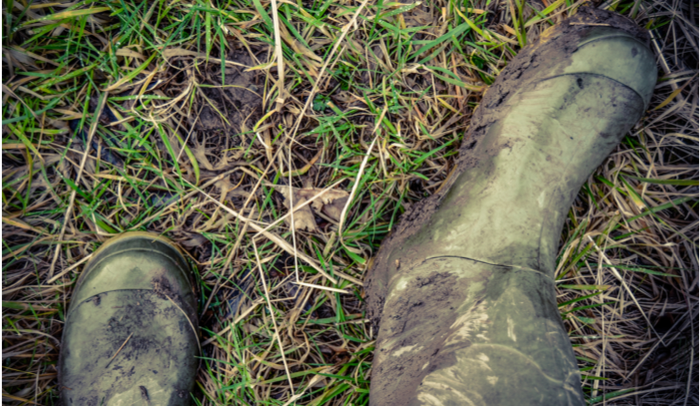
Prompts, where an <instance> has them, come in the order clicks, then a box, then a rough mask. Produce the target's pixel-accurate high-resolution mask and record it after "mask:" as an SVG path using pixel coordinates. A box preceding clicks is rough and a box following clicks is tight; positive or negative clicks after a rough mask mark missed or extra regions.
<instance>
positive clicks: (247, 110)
mask: <svg viewBox="0 0 700 406" xmlns="http://www.w3.org/2000/svg"><path fill="white" fill-rule="evenodd" d="M226 59H227V60H228V61H234V62H236V63H238V64H241V65H245V66H248V67H250V66H254V65H255V63H254V61H253V59H252V58H251V57H250V55H249V54H248V52H247V51H245V50H236V51H233V52H231V53H230V54H229V55H228V56H227V58H226ZM202 74H203V76H204V78H203V81H202V84H203V85H207V86H212V87H202V88H200V90H201V91H202V92H203V94H204V95H205V96H206V100H205V98H204V97H200V98H199V100H198V103H195V105H194V106H193V110H192V115H191V117H190V121H191V123H190V124H193V123H194V124H195V130H196V131H202V132H206V133H208V134H209V135H210V136H214V135H216V134H221V135H223V134H226V135H229V136H231V135H238V134H241V133H245V132H248V131H250V130H252V128H253V126H254V125H255V123H256V122H257V121H258V120H259V119H260V117H261V112H262V93H263V92H262V90H263V83H262V81H263V79H264V77H263V76H262V75H260V74H258V73H257V72H255V71H253V72H246V68H245V67H243V66H226V68H225V69H224V86H223V87H222V86H221V64H219V63H214V62H210V63H208V64H207V65H205V68H204V69H203V70H202ZM200 111H201V112H200Z"/></svg>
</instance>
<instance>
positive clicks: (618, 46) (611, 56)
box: [563, 27, 656, 106]
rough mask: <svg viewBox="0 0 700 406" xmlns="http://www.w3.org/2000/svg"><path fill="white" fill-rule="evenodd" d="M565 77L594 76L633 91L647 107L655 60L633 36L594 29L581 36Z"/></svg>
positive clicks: (652, 86) (653, 79)
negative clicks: (577, 75) (614, 82)
mask: <svg viewBox="0 0 700 406" xmlns="http://www.w3.org/2000/svg"><path fill="white" fill-rule="evenodd" d="M563 73H564V74H580V73H584V74H595V75H600V76H605V77H607V78H609V79H613V80H615V81H617V82H620V83H622V84H624V85H626V86H627V87H629V88H631V89H633V90H634V91H636V92H637V93H638V94H639V95H640V96H641V97H642V99H643V100H644V104H645V106H648V104H649V101H650V100H651V95H652V93H653V91H654V86H655V85H656V58H655V57H654V54H653V53H652V52H651V50H649V48H648V47H647V46H646V45H645V44H643V43H642V42H641V41H639V40H638V39H636V38H635V37H633V36H632V35H630V34H628V33H626V32H624V31H621V30H618V29H614V28H610V27H594V28H592V29H591V30H590V31H589V32H588V33H587V34H586V35H584V36H583V37H582V38H581V40H580V42H579V45H578V48H577V49H576V51H575V52H574V53H573V54H572V55H571V64H570V65H569V66H567V67H566V68H565V69H564V72H563Z"/></svg>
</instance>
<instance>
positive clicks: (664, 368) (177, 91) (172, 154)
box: [2, 0, 700, 405]
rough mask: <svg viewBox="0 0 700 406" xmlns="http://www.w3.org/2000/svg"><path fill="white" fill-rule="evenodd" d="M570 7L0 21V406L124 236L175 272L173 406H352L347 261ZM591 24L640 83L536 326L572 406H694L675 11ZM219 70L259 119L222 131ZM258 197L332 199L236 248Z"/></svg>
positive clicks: (680, 19) (24, 385) (390, 7)
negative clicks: (182, 274)
mask: <svg viewBox="0 0 700 406" xmlns="http://www.w3.org/2000/svg"><path fill="white" fill-rule="evenodd" d="M581 4H582V2H580V1H579V2H574V1H571V0H556V1H555V0H549V1H546V2H544V1H543V2H539V1H534V0H533V1H520V0H508V1H505V0H504V1H498V0H486V1H484V0H481V1H466V0H465V1H461V2H460V1H454V0H438V1H435V2H425V3H423V4H421V3H418V2H416V3H397V2H386V1H383V0H376V1H373V2H366V3H360V2H333V1H330V0H324V1H305V2H301V1H298V2H281V1H275V0H272V1H271V2H270V1H267V0H250V1H248V0H229V1H218V2H204V1H199V0H184V1H180V2H163V1H154V2H133V3H128V2H124V1H106V2H91V1H77V2H73V3H64V2H57V3H56V2H52V3H47V2H26V1H18V0H14V1H6V2H3V5H2V11H3V17H4V19H3V72H4V74H3V80H2V82H3V106H2V120H3V121H2V129H3V135H2V136H3V138H2V154H3V159H2V168H3V173H2V176H3V182H2V199H3V209H2V221H3V228H2V231H3V252H2V255H3V263H2V266H3V274H2V276H3V302H2V307H3V318H2V327H3V344H2V345H3V364H2V374H3V384H2V397H3V403H7V404H15V405H20V404H22V405H23V404H43V405H51V404H56V402H57V400H58V393H59V390H60V388H59V387H58V384H57V380H56V363H57V360H58V352H59V349H60V338H61V332H62V326H63V321H64V317H65V311H66V310H67V308H68V307H69V304H70V297H71V292H72V288H73V286H74V283H75V281H76V280H77V278H78V276H79V274H80V272H81V270H82V267H83V265H84V264H85V261H86V260H87V259H89V256H90V254H91V253H92V252H93V251H94V250H95V249H96V248H97V247H98V246H99V245H100V244H101V243H102V242H104V241H105V240H106V239H108V238H109V237H110V236H111V235H113V234H116V233H120V232H124V231H128V230H145V231H151V232H156V233H160V234H164V235H166V236H168V237H170V238H171V239H173V240H175V241H176V242H178V243H179V244H180V245H181V246H182V247H183V248H185V250H186V251H187V252H188V255H189V258H190V260H191V262H192V264H193V265H195V269H196V270H195V272H196V278H197V281H198V285H199V301H200V325H201V333H202V342H204V343H206V344H205V345H204V347H203V356H202V360H203V362H202V367H201V368H200V371H199V375H198V377H197V390H196V392H195V394H194V398H195V402H196V404H201V405H204V404H206V405H213V404H261V405H268V404H269V405H283V404H290V402H295V403H298V404H306V405H363V404H367V403H368V392H369V381H370V377H371V371H372V351H373V349H374V347H373V344H374V341H373V340H374V334H375V333H376V332H375V331H373V329H372V327H371V326H370V325H369V323H367V320H366V319H365V316H364V306H363V295H364V290H363V287H362V280H363V278H364V276H365V273H366V271H367V266H368V263H369V261H370V259H371V257H372V255H373V254H375V253H376V251H377V249H378V247H379V245H380V244H381V241H382V239H383V238H384V237H385V236H386V235H387V233H388V232H389V231H390V230H391V228H392V225H393V224H395V223H396V221H398V218H399V217H400V215H401V214H402V213H403V212H404V211H405V208H406V207H407V205H410V204H411V203H412V202H415V201H417V200H420V199H421V198H423V197H425V196H428V195H430V194H432V193H434V192H435V191H436V190H437V189H438V188H439V187H440V185H441V183H442V181H443V180H444V179H445V177H446V175H447V174H448V173H449V171H450V170H451V169H452V167H453V162H454V160H455V158H456V154H457V151H458V148H459V145H460V143H461V141H462V137H463V135H464V134H465V132H466V129H467V127H468V126H469V119H470V115H471V114H472V112H473V110H474V108H475V107H476V106H477V105H478V104H479V102H480V100H481V96H482V94H483V91H484V90H485V89H486V87H487V86H488V85H489V84H491V83H492V81H493V79H494V77H495V76H497V75H498V73H499V72H500V71H501V70H502V69H503V68H504V67H505V66H506V64H507V63H508V61H509V60H510V59H511V58H512V57H513V56H514V55H515V54H516V53H517V52H518V50H519V49H520V48H521V47H522V46H524V45H526V44H528V43H529V42H531V41H533V39H535V38H536V37H537V35H538V34H539V32H541V31H542V30H544V29H546V28H547V27H549V26H550V25H552V24H554V23H556V22H557V21H560V20H561V19H562V18H564V17H565V16H567V15H569V14H571V13H574V12H575V11H576V9H577V8H578V7H579V6H580V5H581ZM597 5H598V6H600V7H605V8H608V9H611V10H614V11H616V12H619V13H621V14H624V15H627V16H630V17H632V18H634V19H635V21H637V23H638V24H640V25H642V26H644V27H647V28H649V29H650V30H651V32H652V33H653V35H654V36H655V38H656V41H657V42H656V46H655V47H654V51H655V52H656V54H657V55H658V57H659V72H660V75H659V82H658V85H657V88H656V92H655V95H654V98H653V100H652V102H651V106H650V109H649V111H648V112H647V114H646V115H645V116H644V118H643V119H642V121H641V122H640V123H639V124H638V125H637V126H636V127H635V128H634V129H633V130H632V131H631V132H630V133H629V134H628V135H627V137H626V138H625V139H624V141H623V143H622V144H621V145H620V146H619V147H618V148H617V150H616V151H615V152H614V153H613V154H612V155H611V156H610V157H609V158H608V159H607V160H606V161H605V163H604V164H603V165H602V166H601V167H600V168H598V169H597V170H596V172H595V173H594V174H593V175H592V176H591V177H590V178H589V180H588V181H587V182H586V184H585V185H584V187H583V188H582V190H581V193H580V195H579V198H578V199H577V200H576V202H575V203H574V206H573V207H572V209H571V211H570V213H569V220H568V221H567V223H566V224H565V227H564V231H563V233H562V248H561V251H560V255H559V258H558V268H557V275H558V289H559V296H558V300H559V303H560V309H561V312H562V318H563V319H564V322H565V325H566V328H567V329H568V331H569V332H570V336H571V340H572V344H573V345H574V348H575V352H576V355H577V357H578V360H579V362H580V367H581V371H582V374H583V375H582V379H583V381H582V383H583V388H584V392H585V394H586V396H587V399H588V402H589V404H599V403H600V404H610V405H613V404H614V405H626V404H635V405H647V404H649V405H651V404H666V405H671V404H678V405H685V404H697V403H698V397H697V382H698V375H697V373H698V372H697V371H698V357H699V356H700V354H698V343H697V339H698V337H697V334H696V332H697V326H695V321H696V320H697V314H698V301H697V297H698V285H697V283H698V256H697V252H698V233H697V230H698V96H697V94H698V70H697V66H698V29H697V21H698V14H697V13H698V12H697V10H698V5H697V4H696V3H692V2H684V1H680V0H677V1H668V2H666V1H656V2H653V1H647V0H624V1H619V2H617V1H609V2H606V3H605V4H597ZM273 8H276V9H277V10H278V13H277V15H276V16H275V15H274V14H273V12H272V10H273ZM276 36H279V38H280V39H281V42H280V41H275V37H276ZM241 54H245V55H248V58H249V60H250V63H249V64H244V65H247V67H249V68H252V70H251V72H252V73H250V74H249V75H250V77H252V78H253V79H251V80H252V81H253V82H254V83H255V87H256V89H258V90H257V91H258V92H259V93H260V94H261V96H262V98H261V106H260V107H259V108H258V109H257V110H256V109H253V110H252V112H249V113H250V114H249V116H247V120H242V121H243V125H240V123H238V124H236V123H233V122H232V121H231V120H233V118H232V117H234V116H235V111H243V110H241V109H243V108H244V107H245V106H236V105H235V103H232V102H230V101H228V102H227V101H226V100H225V95H224V93H223V92H224V90H226V91H228V90H229V89H234V90H235V89H238V88H239V87H240V86H239V87H236V86H238V85H232V84H230V83H229V82H227V75H231V73H230V72H233V71H234V70H235V69H237V66H236V63H237V60H234V59H231V58H232V56H233V55H241ZM280 55H281V58H282V60H280V59H279V56H280ZM324 67H325V68H324ZM229 79H230V78H229ZM222 95H224V96H222ZM207 114H209V115H208V116H207ZM217 117H220V118H217ZM219 120H220V121H219ZM202 123H205V124H206V123H218V124H216V125H214V126H213V127H208V128H205V127H203V124H202ZM270 185H287V186H289V185H293V186H295V187H316V188H328V187H329V186H332V185H335V186H333V187H332V188H331V190H333V191H337V192H346V193H347V194H350V193H351V191H353V190H354V191H355V192H354V193H352V196H351V197H352V199H351V200H350V204H349V205H348V206H347V207H348V210H347V212H345V214H344V215H340V216H338V215H337V213H336V215H332V214H328V212H324V213H320V212H318V213H315V221H316V225H317V229H316V230H313V231H304V230H296V231H294V232H292V229H291V228H290V226H289V222H288V221H282V222H279V223H278V224H277V225H276V226H274V227H272V228H271V229H270V230H269V231H267V234H262V233H259V232H257V231H256V227H258V228H261V227H262V228H264V227H267V226H268V225H270V224H272V223H273V222H275V221H276V220H278V219H280V218H281V217H283V216H285V215H286V214H287V213H288V209H287V206H285V202H284V198H283V197H282V195H281V194H280V193H279V192H277V191H276V189H275V188H273V187H271V186H270ZM295 204H296V203H295ZM242 217H243V218H244V219H241V218H242ZM287 220H289V218H287ZM297 220H298V219H297ZM341 223H342V227H340V225H341ZM285 247H286V248H285ZM290 247H291V249H290ZM295 249H296V251H295ZM290 250H291V253H292V255H290V252H289V251H290ZM295 252H297V253H298V255H294V253H295ZM321 271H322V272H321ZM324 274H325V275H324ZM297 276H298V277H299V279H300V280H301V281H304V282H306V283H308V284H312V285H317V286H320V287H310V286H308V285H299V284H296V283H293V281H295V278H296V277H297ZM337 290H343V291H346V292H347V293H339V292H338V291H337Z"/></svg>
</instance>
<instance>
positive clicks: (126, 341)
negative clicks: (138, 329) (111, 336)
mask: <svg viewBox="0 0 700 406" xmlns="http://www.w3.org/2000/svg"><path fill="white" fill-rule="evenodd" d="M133 335H134V333H131V334H129V337H127V338H126V340H124V343H123V344H122V346H121V347H119V349H118V350H117V352H115V353H114V355H112V358H110V359H109V362H108V363H107V365H105V368H107V367H109V364H111V363H112V361H114V358H116V356H117V355H119V353H120V352H121V351H122V349H123V348H124V346H125V345H126V343H128V342H129V340H131V336H133Z"/></svg>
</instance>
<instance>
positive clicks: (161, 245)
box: [59, 232, 199, 406]
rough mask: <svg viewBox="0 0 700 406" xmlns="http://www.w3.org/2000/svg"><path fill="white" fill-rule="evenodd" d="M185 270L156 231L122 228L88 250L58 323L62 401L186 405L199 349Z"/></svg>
mask: <svg viewBox="0 0 700 406" xmlns="http://www.w3.org/2000/svg"><path fill="white" fill-rule="evenodd" d="M190 276H191V271H190V268H189V266H188V265H187V262H186V261H185V258H184V257H183V256H182V254H181V253H180V251H179V250H178V248H177V247H176V246H175V245H174V244H173V243H172V242H170V241H169V240H167V239H165V238H163V237H158V235H155V234H148V233H141V232H134V233H126V234H123V235H121V236H119V237H115V238H113V239H111V240H109V241H107V242H106V243H105V244H103V245H102V246H101V247H100V249H98V250H97V251H96V252H95V253H94V254H93V257H92V259H91V260H90V262H89V263H88V264H87V266H86V267H85V270H84V271H83V273H82V275H81V276H80V279H79V280H78V284H77V287H76V289H75V292H74V294H73V298H72V300H71V305H70V310H69V311H68V315H67V316H66V322H65V327H64V330H63V344H62V348H61V355H60V359H59V380H60V387H61V399H62V401H63V404H64V405H66V406H67V405H91V406H102V405H105V406H106V405H137V404H138V405H187V404H190V401H191V396H190V392H191V391H192V388H193V384H194V379H195V376H196V372H197V366H198V360H197V358H196V357H197V355H198V352H199V343H198V337H197V334H196V331H197V316H196V310H195V309H196V302H195V296H194V291H193V288H192V284H191V282H190Z"/></svg>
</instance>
